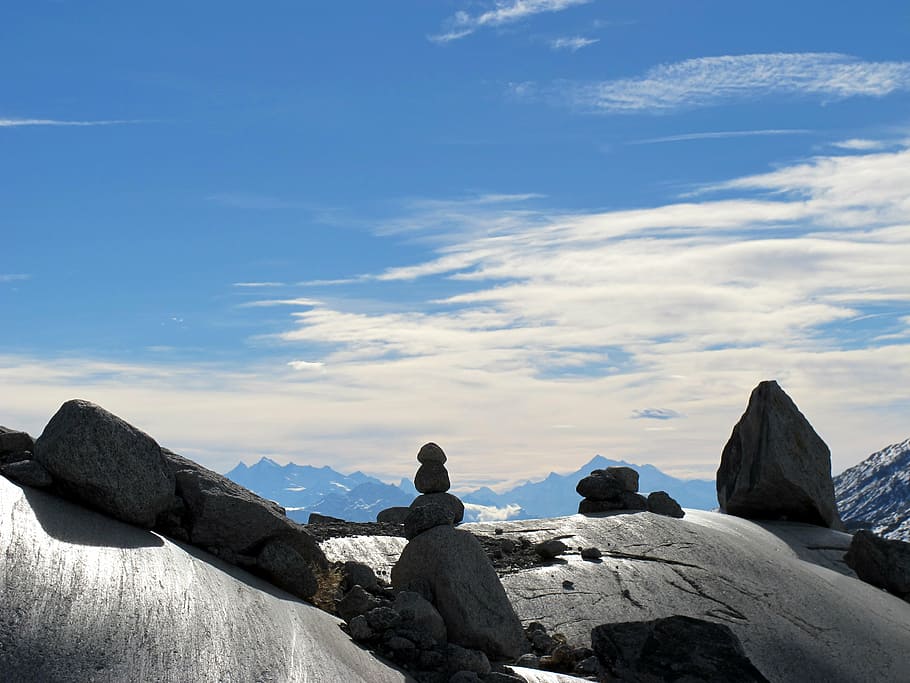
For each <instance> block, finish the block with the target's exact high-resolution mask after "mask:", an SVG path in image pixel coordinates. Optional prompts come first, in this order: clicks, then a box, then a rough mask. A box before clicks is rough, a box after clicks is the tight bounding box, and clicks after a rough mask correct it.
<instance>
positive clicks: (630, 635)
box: [591, 616, 767, 683]
mask: <svg viewBox="0 0 910 683" xmlns="http://www.w3.org/2000/svg"><path fill="white" fill-rule="evenodd" d="M591 647H592V648H593V650H594V654H595V656H596V657H597V658H598V660H599V661H600V664H601V666H602V667H603V669H604V670H605V671H607V672H608V675H609V676H610V678H609V680H614V678H613V677H615V678H616V679H618V680H622V681H651V680H655V681H666V680H673V681H677V680H678V681H683V680H685V681H718V682H719V683H720V682H724V681H729V682H730V683H733V682H734V681H735V682H736V683H767V679H766V678H765V677H764V676H763V675H762V673H761V672H760V671H759V670H758V669H756V668H755V666H754V665H753V664H752V662H751V661H749V658H748V657H746V654H745V652H744V651H743V648H742V645H740V643H739V639H738V638H737V637H736V636H735V635H734V634H733V631H731V630H730V627H729V626H726V625H724V624H716V623H714V622H710V621H704V620H702V619H695V618H693V617H685V616H673V617H667V618H664V619H655V620H653V621H634V622H624V623H617V624H603V625H601V626H597V627H595V628H594V630H593V631H592V632H591ZM671 676H672V677H671Z"/></svg>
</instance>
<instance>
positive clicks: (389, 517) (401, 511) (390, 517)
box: [376, 506, 411, 524]
mask: <svg viewBox="0 0 910 683" xmlns="http://www.w3.org/2000/svg"><path fill="white" fill-rule="evenodd" d="M410 511H411V508H409V507H404V506H395V507H390V508H386V509H385V510H380V512H379V514H378V515H376V521H377V522H383V523H386V524H404V520H405V518H406V517H407V516H408V512H410Z"/></svg>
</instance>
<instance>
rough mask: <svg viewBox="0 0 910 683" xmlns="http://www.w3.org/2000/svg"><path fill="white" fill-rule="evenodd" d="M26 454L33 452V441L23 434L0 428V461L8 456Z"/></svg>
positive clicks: (14, 430)
mask: <svg viewBox="0 0 910 683" xmlns="http://www.w3.org/2000/svg"><path fill="white" fill-rule="evenodd" d="M26 452H28V453H34V452H35V440H34V439H33V438H32V437H31V436H29V435H28V434H26V433H25V432H20V431H18V430H16V429H10V428H9V427H2V426H0V461H2V460H3V458H4V456H6V455H8V454H10V455H12V454H16V455H19V454H21V453H26Z"/></svg>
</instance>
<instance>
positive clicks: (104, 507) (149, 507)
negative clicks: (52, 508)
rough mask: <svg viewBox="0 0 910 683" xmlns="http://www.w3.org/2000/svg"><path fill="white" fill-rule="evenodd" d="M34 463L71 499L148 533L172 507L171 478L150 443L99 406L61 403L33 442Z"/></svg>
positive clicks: (153, 443)
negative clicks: (160, 515)
mask: <svg viewBox="0 0 910 683" xmlns="http://www.w3.org/2000/svg"><path fill="white" fill-rule="evenodd" d="M35 460H37V461H38V462H39V463H41V464H42V465H43V466H44V468H45V469H46V470H47V471H48V472H49V473H50V474H51V476H52V477H53V478H54V481H55V483H56V484H57V486H58V487H59V489H60V490H61V491H62V492H64V493H65V494H67V495H68V496H70V497H72V498H73V499H75V500H77V501H79V502H81V503H84V504H86V505H89V506H91V507H93V508H96V509H98V510H101V511H103V512H106V513H108V514H109V515H111V516H113V517H115V518H117V519H120V520H122V521H125V522H129V523H131V524H136V525H138V526H143V527H152V526H153V525H154V524H155V518H156V517H157V516H158V515H159V514H161V513H162V512H164V511H165V510H167V509H168V508H170V507H172V506H173V504H174V475H173V474H172V473H171V472H170V471H169V470H168V468H167V466H166V463H165V461H164V456H162V454H161V448H160V447H159V446H158V444H157V443H155V440H154V439H153V438H152V437H150V436H149V435H148V434H146V433H145V432H142V431H140V430H138V429H136V428H135V427H133V426H132V425H130V424H127V423H126V422H124V421H123V420H121V419H120V418H119V417H117V416H116V415H113V414H112V413H109V412H108V411H106V410H105V409H104V408H102V407H101V406H97V405H95V404H94V403H90V402H88V401H82V400H72V401H67V402H66V403H64V404H63V405H62V406H61V407H60V410H58V411H57V413H56V414H55V415H54V416H53V417H52V418H51V420H50V422H48V424H47V426H46V427H45V428H44V432H43V433H42V434H41V436H40V437H38V440H37V441H36V442H35Z"/></svg>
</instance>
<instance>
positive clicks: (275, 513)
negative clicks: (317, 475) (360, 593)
mask: <svg viewBox="0 0 910 683" xmlns="http://www.w3.org/2000/svg"><path fill="white" fill-rule="evenodd" d="M0 471H2V473H3V474H4V475H5V476H7V477H8V478H10V479H13V480H15V481H17V482H19V483H21V484H25V485H27V486H33V487H36V488H43V489H46V490H49V491H50V492H52V493H55V494H57V495H61V496H64V497H66V498H69V499H71V500H74V501H75V502H77V503H80V504H82V505H85V506H86V507H90V508H93V509H95V510H98V511H100V512H103V513H105V514H107V515H109V516H111V517H113V518H115V519H118V520H120V521H123V522H127V523H129V524H133V525H136V526H140V527H143V528H146V529H152V530H154V531H158V532H160V533H162V534H165V535H167V536H170V537H172V538H175V539H177V540H178V541H185V542H187V543H190V544H192V545H195V546H198V547H200V548H202V549H204V550H206V551H208V552H210V553H212V554H214V555H216V556H218V557H220V558H221V559H223V560H225V561H227V562H229V563H231V564H235V565H238V566H241V567H243V568H245V569H247V570H249V571H251V572H253V573H254V574H258V575H259V576H261V577H263V578H265V579H266V580H268V581H270V582H271V583H273V584H275V585H276V586H278V587H279V588H282V589H284V590H286V591H288V592H289V593H291V594H293V595H296V596H298V597H301V598H310V597H312V596H313V595H314V594H315V592H316V590H317V575H318V574H320V573H322V572H324V571H325V570H326V569H327V568H328V562H327V561H326V558H325V555H324V554H323V552H322V550H321V549H320V548H319V545H318V544H317V543H316V541H315V539H313V537H312V536H311V535H310V534H309V533H307V531H306V530H305V529H304V527H303V526H301V525H300V524H297V523H296V522H294V521H293V520H291V519H289V518H288V517H287V516H286V515H285V511H284V508H282V507H281V506H279V505H278V504H276V503H274V502H272V501H268V500H264V499H263V498H260V497H259V496H257V495H255V494H254V493H252V492H250V491H248V490H247V489H245V488H243V487H241V486H238V485H237V484H235V483H234V482H232V481H230V480H229V479H227V478H225V477H223V476H221V475H220V474H217V473H215V472H212V471H211V470H208V469H206V468H205V467H202V466H201V465H198V464H197V463H195V462H193V461H191V460H188V459H186V458H184V457H181V456H180V455H177V454H176V453H174V452H172V451H170V450H168V449H166V448H162V447H160V446H159V445H158V444H157V443H156V442H155V440H154V439H152V437H150V436H149V435H148V434H146V433H144V432H142V431H140V430H139V429H137V428H136V427H133V426H132V425H130V424H128V423H127V422H125V421H124V420H122V419H120V418H119V417H117V416H116V415H113V414H112V413H109V412H108V411H106V410H105V409H104V408H101V407H100V406H97V405H95V404H93V403H90V402H88V401H82V400H72V401H67V402H66V403H64V404H63V406H61V408H60V410H58V411H57V413H56V414H55V415H54V416H53V417H52V418H51V420H50V422H48V424H47V426H46V427H45V428H44V431H43V433H42V434H41V436H40V437H39V438H38V439H37V440H36V441H33V440H32V439H31V437H29V436H28V435H27V434H24V433H22V432H14V431H12V430H8V429H3V430H2V432H0Z"/></svg>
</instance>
